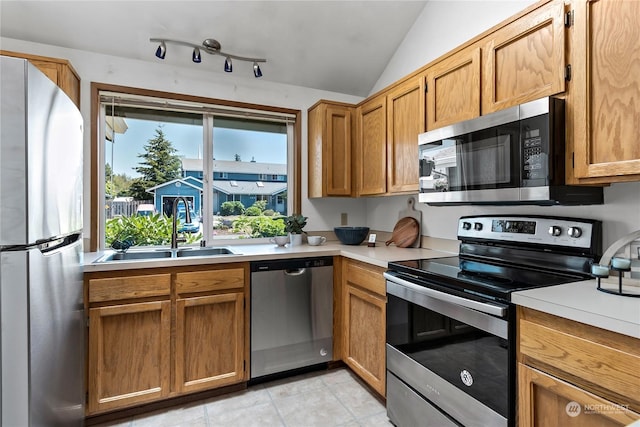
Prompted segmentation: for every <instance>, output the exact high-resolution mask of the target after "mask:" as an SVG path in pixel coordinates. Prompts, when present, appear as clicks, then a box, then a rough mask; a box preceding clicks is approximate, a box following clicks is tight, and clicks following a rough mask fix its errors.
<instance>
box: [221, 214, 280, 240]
mask: <svg viewBox="0 0 640 427" xmlns="http://www.w3.org/2000/svg"><path fill="white" fill-rule="evenodd" d="M233 232H234V233H242V234H244V235H245V236H246V237H273V236H280V235H283V234H284V222H283V221H282V220H280V219H276V218H271V217H266V216H263V215H260V216H251V217H249V216H241V217H240V218H238V219H237V220H235V221H234V222H233Z"/></svg>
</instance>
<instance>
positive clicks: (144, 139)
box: [105, 118, 287, 177]
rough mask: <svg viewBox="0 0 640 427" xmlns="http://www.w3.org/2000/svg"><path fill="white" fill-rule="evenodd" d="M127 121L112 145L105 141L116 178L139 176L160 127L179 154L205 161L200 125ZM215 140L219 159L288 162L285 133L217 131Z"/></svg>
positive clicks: (216, 156) (106, 152)
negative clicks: (146, 147)
mask: <svg viewBox="0 0 640 427" xmlns="http://www.w3.org/2000/svg"><path fill="white" fill-rule="evenodd" d="M125 120H126V123H127V126H128V129H127V130H126V132H125V133H124V134H120V133H116V134H115V142H113V143H112V142H111V141H106V142H105V162H106V163H108V164H110V165H111V166H112V168H113V171H114V173H115V174H117V175H119V174H123V173H124V174H126V175H127V176H129V177H135V176H138V174H137V173H136V171H135V169H134V168H135V167H136V166H138V165H139V163H140V161H141V160H142V159H141V158H140V157H138V154H142V153H143V152H144V148H143V147H144V145H146V144H147V143H148V141H149V140H150V139H153V138H155V136H156V129H157V128H158V126H159V125H162V131H163V132H164V135H165V138H166V139H168V140H169V141H171V143H172V145H173V147H174V148H175V149H177V152H176V153H175V154H176V155H179V156H184V157H187V158H202V127H201V126H196V125H185V124H177V123H160V122H158V121H148V120H139V119H132V118H127V119H125ZM213 140H214V152H213V155H214V158H215V159H216V160H235V155H236V154H239V155H240V158H241V160H242V161H250V160H251V159H252V158H255V160H256V161H257V162H261V163H280V164H286V163H287V136H286V134H276V133H268V132H257V131H245V130H235V129H225V128H214V131H213ZM112 149H113V151H112Z"/></svg>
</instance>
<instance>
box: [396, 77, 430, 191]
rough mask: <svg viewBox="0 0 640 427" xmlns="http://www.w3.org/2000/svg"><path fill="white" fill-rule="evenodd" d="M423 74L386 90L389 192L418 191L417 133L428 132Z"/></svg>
mask: <svg viewBox="0 0 640 427" xmlns="http://www.w3.org/2000/svg"><path fill="white" fill-rule="evenodd" d="M424 95H425V93H424V77H422V76H418V77H414V78H411V79H409V80H406V81H404V82H403V83H401V84H399V85H398V86H396V87H394V88H393V89H391V90H390V91H389V93H387V192H389V193H393V194H397V193H408V192H414V193H415V192H417V191H418V179H419V177H418V135H419V134H420V133H422V132H424V131H425V112H424V106H425V102H424Z"/></svg>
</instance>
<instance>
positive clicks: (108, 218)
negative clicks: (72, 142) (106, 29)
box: [90, 83, 300, 250]
mask: <svg viewBox="0 0 640 427" xmlns="http://www.w3.org/2000/svg"><path fill="white" fill-rule="evenodd" d="M101 86H102V85H100V84H95V83H94V84H92V89H93V90H94V91H95V93H96V95H97V99H99V103H98V107H99V108H100V115H99V117H100V119H99V122H98V126H96V127H95V128H97V129H100V132H99V134H98V135H95V136H94V137H95V139H96V144H95V145H94V146H97V147H99V149H98V150H95V151H94V152H93V157H94V159H95V163H94V164H97V166H98V167H97V168H94V169H95V170H93V171H92V174H93V178H94V179H93V180H92V182H97V183H98V184H97V188H95V189H93V191H92V206H93V207H98V206H102V207H103V208H99V209H95V208H94V209H92V219H93V218H95V220H92V224H94V223H95V224H97V227H96V228H95V229H93V228H92V240H91V243H90V247H91V248H93V247H94V246H95V249H94V250H97V249H98V248H104V247H109V245H110V244H111V243H112V242H113V241H114V240H116V239H123V238H131V237H133V240H134V242H135V244H137V245H145V244H147V245H167V244H168V243H169V241H168V238H167V235H168V236H169V237H170V231H169V233H166V230H165V232H158V228H157V227H158V223H161V224H164V225H163V226H164V227H165V228H166V227H167V226H171V222H172V221H171V217H172V215H173V209H174V208H173V205H174V200H176V199H177V198H180V199H177V200H179V201H180V203H177V204H176V208H175V209H176V212H177V213H178V216H177V218H178V221H180V228H181V230H182V231H186V237H187V241H188V243H190V244H197V243H198V242H199V241H200V240H202V239H204V240H206V241H207V242H210V241H212V240H216V239H233V238H239V237H243V238H247V237H253V238H259V237H270V236H271V235H273V227H268V226H267V227H265V226H262V225H261V224H264V223H265V221H266V222H269V221H271V222H274V223H277V224H282V221H281V220H280V219H278V217H279V216H282V215H287V214H289V213H290V212H293V211H294V210H295V211H297V212H299V208H298V209H295V208H294V206H295V205H296V204H297V205H298V206H299V196H298V198H297V199H296V200H291V202H290V203H287V200H286V198H285V199H283V198H282V197H281V196H279V195H278V194H283V193H285V194H286V193H288V192H291V193H292V194H298V195H299V193H300V189H299V188H297V185H296V183H297V182H299V178H298V176H299V167H300V163H299V162H300V160H299V141H296V139H295V137H294V136H295V135H298V134H299V129H298V127H299V120H296V118H297V117H298V116H299V111H292V110H284V109H275V108H273V107H264V110H261V109H259V108H257V107H256V106H255V105H253V104H252V105H251V108H247V107H246V106H245V105H243V104H238V103H233V105H229V104H231V103H229V102H225V101H216V100H211V103H206V102H204V103H203V102H202V98H198V100H197V102H196V101H188V102H185V99H182V98H181V99H180V100H175V99H173V98H167V97H165V96H163V95H164V94H162V93H158V92H152V91H144V90H130V91H122V92H120V91H113V88H114V87H113V86H108V89H109V90H101ZM131 92H134V93H131ZM184 98H189V97H184ZM107 135H108V136H109V137H108V138H107ZM98 141H100V144H98ZM209 159H210V160H209ZM207 176H210V177H212V178H213V179H211V180H207V179H204V178H205V177H207ZM261 176H264V177H267V178H271V177H273V176H282V177H284V179H282V180H281V181H279V182H272V181H271V180H268V179H266V180H264V181H265V182H260V184H261V185H257V181H259V179H258V178H259V177H261ZM230 177H233V179H229V178H230ZM260 181H262V180H260ZM276 195H278V196H276ZM182 198H184V199H185V200H187V204H188V207H185V206H184V203H183V202H182V200H183V199H182ZM116 200H118V202H117V203H116V202H115V201H116ZM294 202H295V204H294ZM127 203H128V204H130V205H131V206H124V204H127ZM116 205H117V206H116ZM138 205H145V206H151V207H152V209H151V211H152V212H154V214H152V215H137V214H136V206H138ZM116 207H117V208H118V210H117V211H116V209H115V208H116ZM248 208H251V209H248ZM185 209H189V210H190V212H193V214H194V215H192V217H194V216H195V218H196V219H194V218H192V223H191V224H189V225H188V227H187V226H186V225H185V224H183V223H182V221H181V218H184V216H185V215H184V211H185ZM147 211H148V210H147ZM147 211H145V212H147ZM180 215H182V217H181V216H180ZM256 216H266V217H267V219H265V218H261V219H260V220H259V221H256V220H255V217H256ZM144 221H156V222H155V223H153V224H151V223H149V227H148V228H149V230H148V231H149V234H155V236H152V237H149V236H146V235H142V234H144V233H143V232H142V231H140V230H145V227H146V223H145V222H144ZM140 224H142V226H140ZM152 228H153V229H154V230H155V231H154V232H153V233H152V232H151V229H152ZM196 229H197V231H196ZM93 233H96V234H93ZM136 233H137V234H140V235H136V236H131V235H129V234H136ZM125 234H127V235H126V236H125ZM93 236H97V237H96V238H93Z"/></svg>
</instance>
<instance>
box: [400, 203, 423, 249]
mask: <svg viewBox="0 0 640 427" xmlns="http://www.w3.org/2000/svg"><path fill="white" fill-rule="evenodd" d="M415 205H416V199H415V198H413V197H409V199H407V208H406V209H402V210H401V211H400V214H399V215H398V219H402V218H405V217H411V218H414V219H415V220H416V221H418V238H417V239H416V240H415V242H413V244H411V245H409V246H410V247H412V248H419V247H420V246H421V243H422V238H421V236H422V211H420V210H416V209H415Z"/></svg>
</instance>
